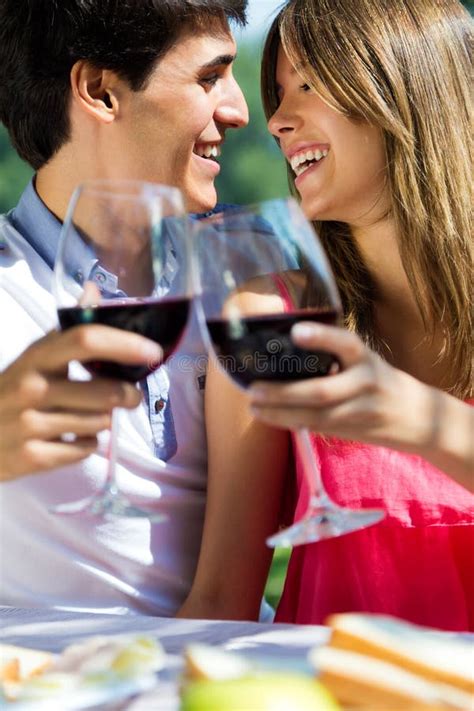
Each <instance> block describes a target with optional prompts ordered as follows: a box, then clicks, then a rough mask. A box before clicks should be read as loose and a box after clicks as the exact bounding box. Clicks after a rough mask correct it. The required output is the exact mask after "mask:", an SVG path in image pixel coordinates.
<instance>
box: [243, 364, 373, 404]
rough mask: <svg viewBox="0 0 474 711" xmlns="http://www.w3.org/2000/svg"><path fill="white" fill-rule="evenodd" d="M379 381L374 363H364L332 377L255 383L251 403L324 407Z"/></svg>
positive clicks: (362, 391) (346, 398) (360, 391)
mask: <svg viewBox="0 0 474 711" xmlns="http://www.w3.org/2000/svg"><path fill="white" fill-rule="evenodd" d="M379 380H380V374H379V373H378V372H377V367H376V364H374V363H371V362H367V363H363V364H359V365H357V366H354V367H352V368H350V369H348V370H343V371H342V372H339V373H337V374H335V375H331V376H327V377H321V378H308V379H307V380H299V381H297V382H291V383H268V382H259V381H257V382H255V383H254V384H253V385H252V387H251V388H249V391H248V394H249V397H250V402H251V403H252V404H259V405H262V406H268V407H315V408H321V407H327V406H331V405H337V404H339V403H341V402H344V401H346V400H350V399H352V398H355V397H358V396H359V395H362V394H364V393H369V392H372V391H373V390H374V389H375V388H376V385H377V383H378V382H379Z"/></svg>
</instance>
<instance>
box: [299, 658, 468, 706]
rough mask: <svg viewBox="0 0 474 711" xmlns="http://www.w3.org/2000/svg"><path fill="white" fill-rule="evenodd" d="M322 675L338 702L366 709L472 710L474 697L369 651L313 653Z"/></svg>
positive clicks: (323, 681)
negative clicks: (377, 656)
mask: <svg viewBox="0 0 474 711" xmlns="http://www.w3.org/2000/svg"><path fill="white" fill-rule="evenodd" d="M311 660H312V661H313V663H314V665H315V667H316V669H317V670H318V672H319V676H318V678H319V679H320V680H321V682H322V683H323V684H324V685H325V686H326V687H327V688H328V689H329V690H330V691H331V692H332V693H333V694H334V696H335V697H336V698H337V699H338V701H339V702H340V703H341V704H342V705H343V706H347V707H349V708H351V709H352V708H354V707H356V708H361V709H364V711H368V710H369V709H370V710H372V711H375V710H377V711H379V710H380V709H384V711H388V710H389V709H390V710H393V711H395V710H397V711H398V710H399V709H410V711H447V710H448V709H450V710H451V711H454V709H457V710H458V711H472V710H473V708H474V706H473V702H474V699H473V697H472V695H471V694H469V693H468V692H466V691H460V690H459V689H457V688H456V687H453V686H449V685H448V684H438V683H436V682H433V681H427V680H426V679H423V677H421V676H418V675H417V674H412V673H411V672H407V671H405V670H404V669H401V668H400V667H397V666H396V665H395V664H390V663H389V662H382V661H380V660H379V659H374V658H373V657H369V656H367V655H365V654H358V653H357V652H347V651H346V650H343V649H337V648H332V647H323V648H322V649H316V650H314V652H312V653H311Z"/></svg>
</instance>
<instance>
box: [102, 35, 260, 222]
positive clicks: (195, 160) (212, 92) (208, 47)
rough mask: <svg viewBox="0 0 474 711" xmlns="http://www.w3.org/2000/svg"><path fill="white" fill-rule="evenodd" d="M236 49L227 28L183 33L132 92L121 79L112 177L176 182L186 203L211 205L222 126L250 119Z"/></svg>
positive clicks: (196, 208) (235, 125) (199, 208)
mask: <svg viewBox="0 0 474 711" xmlns="http://www.w3.org/2000/svg"><path fill="white" fill-rule="evenodd" d="M235 53H236V46H235V41H234V39H233V37H232V35H231V34H230V32H229V30H228V29H227V28H224V27H223V28H222V31H221V32H220V33H219V34H216V35H214V34H213V35H208V34H197V35H194V36H192V35H191V34H190V33H186V34H184V35H183V36H182V37H181V39H180V40H178V42H177V43H176V44H175V45H174V46H173V47H172V48H171V49H170V50H169V51H168V52H167V54H166V55H165V56H164V57H163V58H162V59H161V60H159V62H158V63H157V65H156V67H155V69H154V71H153V73H152V75H151V76H150V78H149V81H148V83H147V85H146V88H145V89H143V90H141V91H138V92H133V91H131V90H130V89H129V88H128V86H126V85H125V84H124V83H121V84H120V86H119V91H120V95H119V97H118V98H119V106H120V111H119V114H118V120H117V122H116V124H115V131H114V142H115V146H116V151H113V150H112V151H110V148H111V147H110V145H109V154H111V153H115V154H114V155H111V156H110V157H111V163H110V165H109V170H108V171H107V172H109V173H110V172H111V171H112V170H113V172H114V176H110V177H117V176H118V175H120V176H122V177H127V178H130V179H133V178H134V179H140V180H148V181H151V182H155V183H164V184H167V185H174V186H176V187H178V188H180V189H181V190H182V192H183V195H184V198H185V202H186V206H187V208H188V210H190V211H196V212H203V211H206V210H209V209H211V208H213V207H214V205H215V203H216V200H217V196H216V190H215V187H214V180H215V178H216V176H217V175H218V174H219V171H220V166H219V163H218V157H219V155H220V152H221V147H222V143H223V141H224V136H225V132H226V130H227V129H228V128H240V127H242V126H245V125H246V124H247V123H248V109H247V105H246V103H245V99H244V97H243V94H242V91H241V89H240V87H239V86H238V84H237V82H236V81H235V79H234V77H233V74H232V63H233V60H234V58H235ZM216 159H217V160H216Z"/></svg>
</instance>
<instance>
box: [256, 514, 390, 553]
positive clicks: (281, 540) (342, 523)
mask: <svg viewBox="0 0 474 711" xmlns="http://www.w3.org/2000/svg"><path fill="white" fill-rule="evenodd" d="M385 515H386V514H385V511H383V510H382V509H343V508H338V507H334V508H328V509H318V510H317V511H311V512H310V513H309V514H308V515H307V516H305V517H304V518H303V519H301V521H298V522H297V523H294V524H293V525H292V526H290V527H289V528H285V529H284V530H283V531H279V532H278V533H275V535H273V536H270V537H269V538H267V540H266V543H267V546H269V548H280V547H281V548H289V547H290V546H300V545H303V544H305V543H316V542H317V541H323V540H324V539H326V538H337V537H339V536H344V535H345V534H346V533H352V531H358V530H360V529H362V528H367V527H368V526H372V525H373V524H374V523H378V522H379V521H381V520H382V519H383V518H385Z"/></svg>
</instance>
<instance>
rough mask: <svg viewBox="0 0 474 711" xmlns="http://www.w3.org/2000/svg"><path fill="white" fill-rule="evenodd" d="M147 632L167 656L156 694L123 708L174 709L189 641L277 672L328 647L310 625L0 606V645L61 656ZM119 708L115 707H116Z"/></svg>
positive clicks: (323, 632)
mask: <svg viewBox="0 0 474 711" xmlns="http://www.w3.org/2000/svg"><path fill="white" fill-rule="evenodd" d="M133 633H146V634H149V635H151V636H154V637H156V638H157V639H159V641H160V643H161V644H162V645H163V647H164V649H165V651H166V653H167V663H166V668H165V669H164V670H163V671H162V672H160V673H159V678H160V683H159V686H158V688H157V689H156V690H154V691H151V692H148V693H147V694H145V695H143V696H142V697H140V698H139V699H136V700H134V701H131V702H130V701H129V702H127V703H126V704H125V705H123V704H122V705H121V706H120V709H127V711H149V709H150V708H153V710H154V711H176V710H177V708H178V697H177V684H176V680H177V678H178V675H179V673H180V670H181V666H182V661H181V653H182V650H183V649H184V647H185V646H186V645H187V644H189V643H191V642H199V643H204V644H212V645H219V646H221V647H222V648H223V649H227V650H232V651H236V652H242V653H244V654H245V656H246V657H248V658H249V657H250V658H252V659H256V660H257V659H259V658H265V661H266V663H267V664H269V665H271V666H272V667H273V668H276V669H278V668H283V666H284V668H285V669H289V668H295V669H299V670H301V669H307V670H308V671H309V667H308V665H307V661H306V658H307V654H308V651H309V650H310V649H311V648H313V647H314V646H316V645H321V644H324V643H325V642H326V640H327V637H328V631H327V629H326V628H324V627H319V626H310V625H284V624H262V623H257V622H224V621H210V620H178V619H168V618H162V617H146V616H141V615H123V616H122V615H102V614H91V613H83V614H81V613H78V612H62V611H57V610H42V609H27V610H26V609H18V608H13V607H0V641H2V642H6V643H9V644H17V645H20V646H23V647H33V648H36V649H44V650H47V651H51V652H60V651H61V650H62V649H63V648H64V647H65V646H67V645H68V644H72V643H73V642H75V641H78V640H80V639H81V638H84V637H88V636H91V635H107V634H133ZM114 708H117V707H114Z"/></svg>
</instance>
